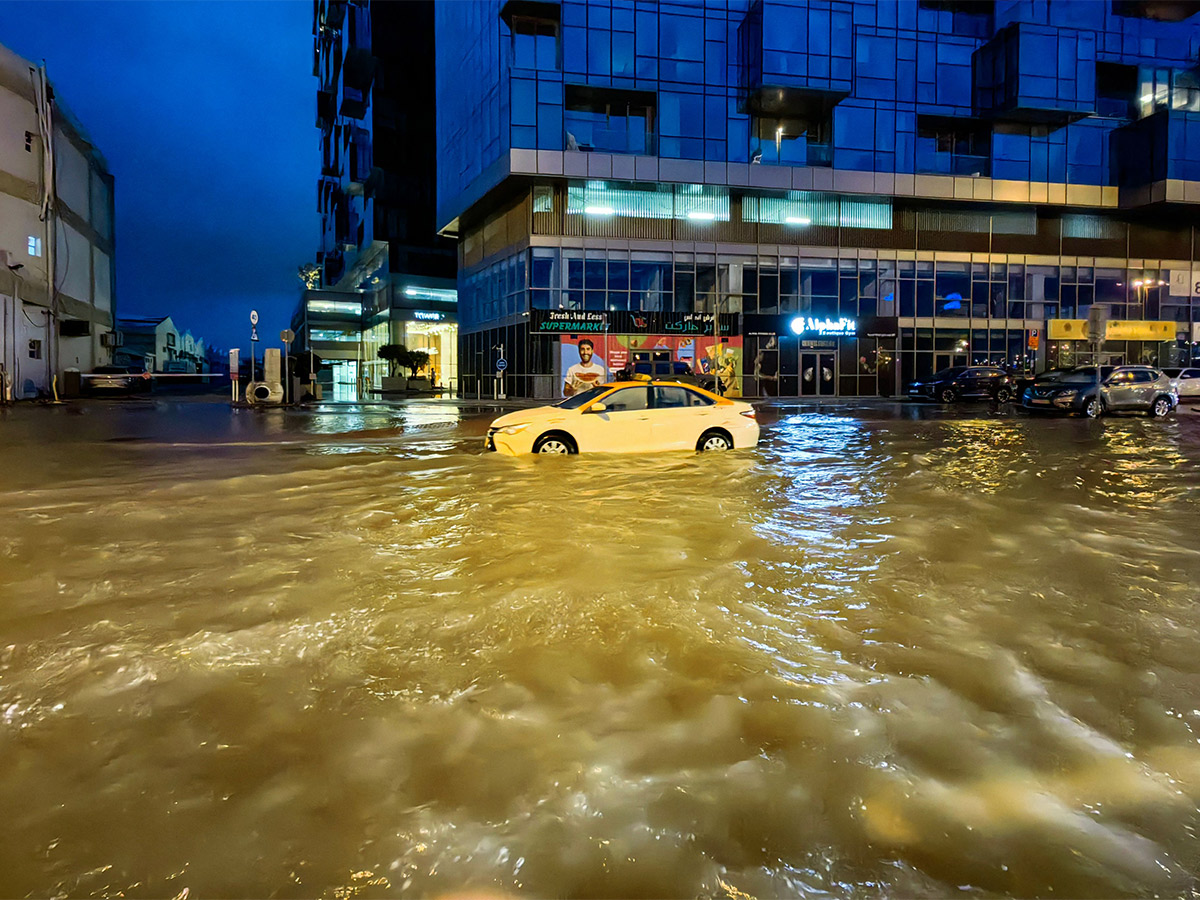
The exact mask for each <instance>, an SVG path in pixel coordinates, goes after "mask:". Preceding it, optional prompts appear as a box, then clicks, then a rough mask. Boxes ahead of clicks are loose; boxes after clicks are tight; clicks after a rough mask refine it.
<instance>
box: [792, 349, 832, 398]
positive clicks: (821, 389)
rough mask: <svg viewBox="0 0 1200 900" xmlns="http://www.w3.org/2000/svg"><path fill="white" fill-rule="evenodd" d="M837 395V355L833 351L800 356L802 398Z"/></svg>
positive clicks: (806, 353) (805, 353) (807, 353)
mask: <svg viewBox="0 0 1200 900" xmlns="http://www.w3.org/2000/svg"><path fill="white" fill-rule="evenodd" d="M835 394H837V354H836V353H835V352H833V351H832V350H828V351H821V352H817V353H810V352H804V353H801V354H800V396H801V397H832V396H834V395H835Z"/></svg>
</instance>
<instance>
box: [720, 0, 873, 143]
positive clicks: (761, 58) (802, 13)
mask: <svg viewBox="0 0 1200 900" xmlns="http://www.w3.org/2000/svg"><path fill="white" fill-rule="evenodd" d="M853 33H854V29H853V18H852V15H851V8H850V4H848V3H844V2H838V0H834V2H832V3H831V4H830V5H829V8H828V9H821V10H815V9H809V8H808V7H807V6H803V7H801V6H795V5H791V4H786V3H783V2H780V0H757V2H755V3H753V4H752V5H751V7H750V10H749V12H748V13H747V14H746V17H745V18H744V19H743V20H742V22H741V24H740V25H739V26H738V44H739V51H740V53H739V59H740V64H739V71H738V78H739V81H740V87H741V90H742V106H743V109H744V110H745V111H748V112H751V113H754V114H756V115H765V116H779V117H788V118H800V119H807V120H810V121H819V120H822V119H825V118H828V116H829V112H830V110H831V109H832V108H833V107H834V106H835V105H836V104H837V103H838V102H839V101H841V100H842V99H843V98H844V97H846V96H847V95H848V94H849V93H850V91H851V89H852V88H853V76H854V61H853V44H852V42H853Z"/></svg>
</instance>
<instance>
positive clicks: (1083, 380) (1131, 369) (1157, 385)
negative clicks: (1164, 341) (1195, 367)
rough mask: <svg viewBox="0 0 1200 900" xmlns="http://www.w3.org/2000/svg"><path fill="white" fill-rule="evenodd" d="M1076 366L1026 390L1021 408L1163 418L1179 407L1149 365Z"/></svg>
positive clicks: (1167, 381)
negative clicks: (1129, 414)
mask: <svg viewBox="0 0 1200 900" xmlns="http://www.w3.org/2000/svg"><path fill="white" fill-rule="evenodd" d="M1096 374H1097V373H1096V367H1095V366H1079V367H1078V368H1075V369H1072V370H1071V371H1070V372H1067V373H1066V374H1065V375H1060V376H1059V377H1058V378H1057V379H1055V380H1054V381H1047V382H1044V383H1040V384H1035V385H1033V386H1032V387H1029V388H1026V389H1025V393H1024V395H1023V396H1022V398H1021V405H1022V406H1024V407H1025V408H1026V409H1031V410H1045V411H1048V412H1065V413H1082V414H1083V415H1085V416H1087V417H1088V418H1089V419H1094V418H1096V417H1097V416H1102V415H1104V414H1106V413H1110V412H1147V413H1149V414H1150V415H1152V416H1155V417H1156V418H1162V417H1163V416H1165V415H1167V413H1169V412H1170V411H1171V410H1173V409H1174V408H1175V407H1176V406H1178V405H1179V395H1178V394H1176V393H1175V389H1174V388H1173V387H1172V385H1171V379H1170V378H1168V377H1167V376H1166V375H1164V374H1163V372H1162V371H1161V370H1159V369H1155V368H1153V367H1152V366H1101V367H1100V373H1099V377H1100V383H1099V385H1097V383H1096Z"/></svg>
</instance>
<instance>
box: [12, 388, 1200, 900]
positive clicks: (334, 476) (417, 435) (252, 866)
mask: <svg viewBox="0 0 1200 900" xmlns="http://www.w3.org/2000/svg"><path fill="white" fill-rule="evenodd" d="M897 410H898V412H897ZM488 418H489V416H488V415H485V414H483V412H482V411H480V410H474V409H472V408H470V407H464V408H460V407H457V406H454V405H450V404H437V403H428V404H423V405H413V406H411V407H408V408H401V407H394V408H385V407H375V408H369V407H364V408H351V409H345V410H341V411H334V410H333V409H332V408H329V409H327V410H326V411H325V412H323V413H319V414H316V415H314V414H311V413H300V412H288V413H284V412H279V411H276V412H271V413H255V412H236V413H234V412H231V411H230V410H229V409H227V408H226V407H224V406H222V405H221V404H218V403H202V402H181V403H174V402H167V401H157V402H143V401H135V402H132V403H129V404H120V403H109V404H105V403H94V404H90V405H87V404H85V405H80V406H77V407H75V408H72V409H69V410H68V409H36V408H22V409H17V410H9V411H7V412H5V411H0V813H2V814H0V896H4V897H23V896H31V897H51V896H71V897H90V896H96V897H100V896H103V897H113V896H126V897H175V896H179V895H181V894H183V893H184V892H185V891H187V892H188V893H189V894H190V895H191V896H193V897H328V898H339V900H348V898H357V897H364V898H366V897H392V896H413V897H424V896H438V895H440V894H444V893H450V892H459V891H464V890H470V891H473V892H475V893H474V895H475V896H478V895H479V893H480V892H481V891H482V890H484V889H486V890H487V891H489V892H499V893H500V894H502V895H515V896H539V897H541V896H544V897H635V896H636V897H704V898H717V897H728V898H745V897H747V896H752V897H778V896H804V897H807V896H814V897H877V896H905V897H940V896H946V895H947V894H952V893H953V894H957V893H964V892H965V893H968V894H970V895H975V896H996V895H1017V896H1047V897H1051V896H1054V897H1057V896H1062V897H1113V896H1152V895H1166V896H1180V895H1183V894H1186V893H1188V892H1189V891H1191V890H1193V888H1194V885H1193V879H1194V877H1195V875H1196V873H1197V871H1198V869H1200V841H1198V839H1197V835H1196V830H1195V829H1196V827H1197V825H1200V814H1198V813H1197V807H1198V806H1200V744H1198V742H1197V739H1198V737H1200V606H1198V605H1197V600H1198V598H1200V465H1198V463H1200V416H1191V417H1188V416H1178V417H1173V418H1172V419H1170V420H1168V421H1166V422H1156V421H1150V420H1147V419H1142V418H1127V419H1106V420H1104V421H1101V422H1088V421H1082V420H1059V419H1031V418H1029V417H1027V416H1025V415H1023V414H1018V413H1016V412H1007V413H997V412H995V411H993V410H989V409H988V408H987V407H986V406H982V407H976V408H974V409H972V410H971V411H969V412H956V413H954V414H951V415H944V414H943V413H941V412H940V411H939V410H938V409H937V408H936V407H934V408H931V409H928V410H925V409H922V410H917V409H914V408H912V407H909V406H900V405H897V406H896V407H895V408H891V407H869V406H864V407H862V408H854V407H847V408H835V409H807V410H805V409H792V410H788V409H784V410H779V411H777V412H772V413H768V414H767V415H766V416H765V418H766V419H767V420H768V422H769V424H768V425H767V427H766V428H765V431H764V440H763V443H762V444H761V445H760V447H759V449H758V450H756V451H752V452H735V453H730V454H725V455H706V456H696V455H692V454H678V455H672V454H668V455H659V456H647V457H636V458H635V457H609V458H587V457H570V458H563V459H532V460H513V459H508V458H502V457H499V456H497V455H496V454H485V453H483V452H481V445H482V436H483V432H484V430H485V428H486V424H487V421H488Z"/></svg>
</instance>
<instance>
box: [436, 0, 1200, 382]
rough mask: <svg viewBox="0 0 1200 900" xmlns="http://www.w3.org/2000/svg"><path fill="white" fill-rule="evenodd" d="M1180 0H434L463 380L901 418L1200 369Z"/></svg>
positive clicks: (1196, 197)
mask: <svg viewBox="0 0 1200 900" xmlns="http://www.w3.org/2000/svg"><path fill="white" fill-rule="evenodd" d="M1198 8H1200V7H1198V5H1197V4H1196V3H1194V2H1185V0H1179V2H1172V0H1145V2H1137V0H1103V2H1101V0H1095V2H1080V3H1058V2H1048V0H994V2H989V0H976V2H964V0H878V2H870V0H807V2H804V0H787V2H783V0H752V2H740V0H728V2H715V0H709V2H706V3H699V2H688V3H672V2H666V0H662V2H650V0H586V2H585V0H563V2H551V0H506V2H501V0H490V2H468V3H447V4H438V5H437V7H436V10H435V16H436V28H437V78H438V86H437V91H438V98H439V105H438V197H437V205H438V214H437V217H438V224H439V227H440V228H441V229H442V232H443V233H444V234H448V235H451V236H454V237H456V238H457V239H458V242H459V243H458V256H459V266H458V287H459V297H460V302H459V314H460V328H461V333H460V352H459V359H460V380H461V387H462V389H463V390H464V392H465V393H467V394H474V393H475V392H477V391H479V392H482V393H485V394H490V393H491V392H492V390H493V384H494V382H495V378H496V366H495V363H496V360H497V359H498V358H499V356H500V354H504V357H505V359H506V362H507V363H508V367H507V370H506V374H505V376H504V377H505V379H506V381H507V385H506V386H507V389H508V391H509V393H510V394H513V395H524V396H533V397H550V396H554V395H556V394H558V393H559V391H560V390H561V388H562V382H563V378H564V375H565V372H566V370H567V369H568V368H569V366H570V365H572V364H573V363H575V362H578V361H579V350H578V344H579V342H580V341H581V340H584V339H586V340H588V341H590V342H591V344H592V347H593V349H594V352H595V355H596V357H598V358H599V360H600V361H601V362H602V364H603V365H605V366H606V367H607V368H608V369H609V370H610V371H615V370H618V369H621V368H623V367H625V366H626V365H628V364H629V362H631V361H651V362H655V361H658V360H664V361H667V362H669V363H670V366H671V370H672V371H681V370H682V369H683V368H690V369H692V370H693V371H697V372H711V371H725V372H727V373H731V374H729V375H728V376H727V377H724V378H723V381H724V386H725V387H726V389H728V390H730V391H732V392H737V393H741V394H743V395H746V396H764V395H779V396H804V395H814V396H821V395H865V396H873V395H883V396H888V395H892V394H895V393H897V392H899V391H901V390H902V389H903V386H904V384H905V383H906V382H907V381H909V380H911V379H913V378H916V377H920V376H922V375H925V374H928V373H929V372H931V371H933V370H935V369H938V368H942V367H945V366H947V365H952V364H962V363H991V364H996V365H1002V366H1004V367H1006V368H1008V369H1010V370H1013V371H1014V372H1018V373H1024V372H1029V371H1039V370H1042V369H1045V368H1049V367H1051V366H1055V365H1064V364H1068V363H1075V362H1080V361H1087V360H1090V359H1092V358H1093V357H1094V355H1095V352H1096V351H1095V350H1094V349H1093V347H1092V345H1091V344H1089V343H1088V342H1087V341H1086V337H1087V329H1086V325H1085V323H1083V320H1086V319H1087V317H1088V312H1089V310H1090V309H1091V308H1092V307H1093V306H1096V305H1103V306H1105V307H1107V309H1108V312H1109V314H1110V317H1111V319H1112V321H1111V322H1110V324H1109V326H1108V332H1107V340H1106V341H1105V342H1104V343H1103V344H1102V345H1101V346H1100V347H1099V351H1098V352H1099V354H1100V356H1101V358H1102V359H1103V360H1106V361H1112V362H1121V361H1125V362H1153V363H1158V364H1160V365H1170V364H1174V365H1179V364H1182V363H1185V362H1187V361H1190V360H1192V359H1194V358H1195V357H1196V356H1197V355H1200V343H1198V342H1200V234H1198V233H1197V228H1196V224H1195V223H1196V222H1197V221H1198V218H1197V212H1200V69H1198V68H1197V62H1196V60H1197V56H1196V48H1197V46H1200V15H1196V12H1197V10H1198Z"/></svg>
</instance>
